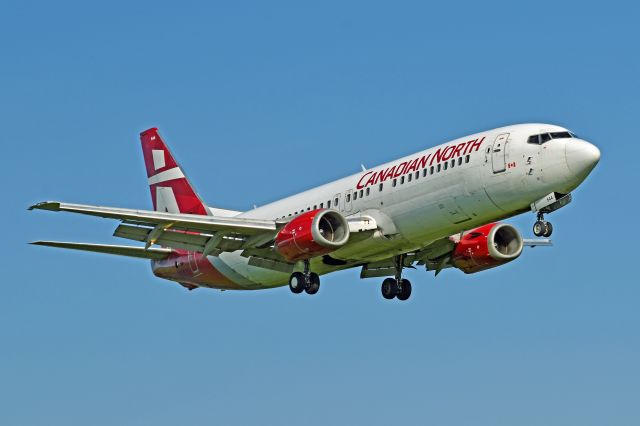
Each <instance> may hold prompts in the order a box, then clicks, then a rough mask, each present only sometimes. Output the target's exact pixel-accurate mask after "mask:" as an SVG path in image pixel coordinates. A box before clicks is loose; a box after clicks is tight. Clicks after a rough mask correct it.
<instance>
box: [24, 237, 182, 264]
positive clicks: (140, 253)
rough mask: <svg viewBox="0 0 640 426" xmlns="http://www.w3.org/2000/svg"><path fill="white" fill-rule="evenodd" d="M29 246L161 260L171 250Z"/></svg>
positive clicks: (38, 243)
mask: <svg viewBox="0 0 640 426" xmlns="http://www.w3.org/2000/svg"><path fill="white" fill-rule="evenodd" d="M30 244H33V245H36V246H47V247H57V248H66V249H71V250H81V251H91V252H95V253H106V254H115V255H119V256H127V257H137V258H141V259H151V260H162V259H166V258H167V257H169V255H170V254H171V249H168V248H155V247H154V248H148V249H145V248H144V247H132V246H120V245H111V244H85V243H68V242H62V241H34V242H32V243H30Z"/></svg>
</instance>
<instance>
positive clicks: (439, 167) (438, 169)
mask: <svg viewBox="0 0 640 426" xmlns="http://www.w3.org/2000/svg"><path fill="white" fill-rule="evenodd" d="M441 168H442V165H441V164H438V168H437V169H436V172H437V173H440V169H441Z"/></svg>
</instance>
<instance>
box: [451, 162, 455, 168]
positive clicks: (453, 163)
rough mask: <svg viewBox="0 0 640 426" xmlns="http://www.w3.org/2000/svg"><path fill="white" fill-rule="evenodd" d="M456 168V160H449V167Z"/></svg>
mask: <svg viewBox="0 0 640 426" xmlns="http://www.w3.org/2000/svg"><path fill="white" fill-rule="evenodd" d="M455 166H456V160H451V167H452V168H453V167H455Z"/></svg>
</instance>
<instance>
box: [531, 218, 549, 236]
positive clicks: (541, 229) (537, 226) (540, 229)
mask: <svg viewBox="0 0 640 426" xmlns="http://www.w3.org/2000/svg"><path fill="white" fill-rule="evenodd" d="M546 230H547V225H546V222H545V221H543V220H537V221H536V223H534V224H533V235H535V236H536V237H542V236H543V235H544V233H545V231H546Z"/></svg>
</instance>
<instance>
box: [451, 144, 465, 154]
mask: <svg viewBox="0 0 640 426" xmlns="http://www.w3.org/2000/svg"><path fill="white" fill-rule="evenodd" d="M465 145H466V142H462V143H459V144H458V146H456V150H455V151H454V152H453V156H454V157H460V151H462V148H464V146H465Z"/></svg>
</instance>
